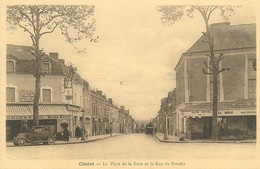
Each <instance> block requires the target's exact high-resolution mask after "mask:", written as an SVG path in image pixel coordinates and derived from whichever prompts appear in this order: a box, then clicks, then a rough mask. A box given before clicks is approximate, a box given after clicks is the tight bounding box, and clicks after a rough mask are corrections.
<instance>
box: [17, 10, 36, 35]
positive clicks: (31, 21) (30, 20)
mask: <svg viewBox="0 0 260 169" xmlns="http://www.w3.org/2000/svg"><path fill="white" fill-rule="evenodd" d="M18 10H19V12H20V13H21V14H22V15H23V16H25V17H26V18H27V19H28V21H29V22H30V23H31V24H32V26H33V29H34V30H35V25H34V24H33V20H32V19H30V18H29V16H28V15H26V14H25V13H24V12H23V11H22V10H21V9H20V8H18ZM31 12H32V11H31ZM32 13H33V12H32Z"/></svg>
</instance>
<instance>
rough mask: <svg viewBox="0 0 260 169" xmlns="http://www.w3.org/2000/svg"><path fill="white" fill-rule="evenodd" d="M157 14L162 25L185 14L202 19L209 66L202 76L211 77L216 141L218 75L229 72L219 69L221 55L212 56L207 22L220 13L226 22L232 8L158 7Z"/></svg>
mask: <svg viewBox="0 0 260 169" xmlns="http://www.w3.org/2000/svg"><path fill="white" fill-rule="evenodd" d="M157 10H158V12H161V13H162V17H161V21H162V22H163V24H166V25H172V24H174V23H175V22H176V21H178V20H180V19H181V18H182V16H183V15H184V14H185V13H186V14H187V16H188V17H190V18H192V17H193V13H194V12H195V11H197V12H199V13H200V14H201V16H202V17H203V20H204V23H205V26H206V31H205V32H202V33H203V35H204V37H205V38H204V40H203V42H205V43H206V44H207V45H208V47H209V53H208V55H207V56H208V57H209V64H207V63H206V62H204V65H205V67H206V69H207V71H206V70H205V69H202V71H203V73H204V74H208V75H211V76H212V78H213V116H212V134H211V139H212V140H217V132H218V126H217V112H218V75H219V74H220V73H221V72H223V71H225V70H229V69H228V68H220V62H221V60H222V59H223V54H222V53H221V54H220V55H219V56H218V57H216V56H215V55H214V39H213V37H212V35H211V29H210V26H209V21H210V17H211V15H212V14H213V13H214V12H216V11H220V15H221V16H222V18H223V19H224V20H225V21H228V19H229V17H230V16H231V15H232V14H234V7H233V6H158V8H157Z"/></svg>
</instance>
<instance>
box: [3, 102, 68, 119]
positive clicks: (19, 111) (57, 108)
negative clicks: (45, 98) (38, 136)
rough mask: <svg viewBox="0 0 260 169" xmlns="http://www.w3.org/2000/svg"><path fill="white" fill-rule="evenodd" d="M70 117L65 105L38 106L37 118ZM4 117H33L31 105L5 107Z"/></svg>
mask: <svg viewBox="0 0 260 169" xmlns="http://www.w3.org/2000/svg"><path fill="white" fill-rule="evenodd" d="M46 115H71V113H69V112H68V111H67V109H66V106H65V105H39V116H46ZM6 116H33V105H26V104H25V105H16V104H14V105H6Z"/></svg>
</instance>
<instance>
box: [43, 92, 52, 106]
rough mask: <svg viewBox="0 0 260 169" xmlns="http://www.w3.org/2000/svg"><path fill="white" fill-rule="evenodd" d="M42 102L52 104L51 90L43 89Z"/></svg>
mask: <svg viewBox="0 0 260 169" xmlns="http://www.w3.org/2000/svg"><path fill="white" fill-rule="evenodd" d="M42 102H44V103H51V89H42Z"/></svg>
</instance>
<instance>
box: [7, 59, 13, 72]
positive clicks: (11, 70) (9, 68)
mask: <svg viewBox="0 0 260 169" xmlns="http://www.w3.org/2000/svg"><path fill="white" fill-rule="evenodd" d="M14 65H15V64H14V61H13V60H8V61H7V62H6V71H7V72H14V71H15V70H14Z"/></svg>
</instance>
